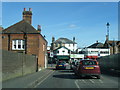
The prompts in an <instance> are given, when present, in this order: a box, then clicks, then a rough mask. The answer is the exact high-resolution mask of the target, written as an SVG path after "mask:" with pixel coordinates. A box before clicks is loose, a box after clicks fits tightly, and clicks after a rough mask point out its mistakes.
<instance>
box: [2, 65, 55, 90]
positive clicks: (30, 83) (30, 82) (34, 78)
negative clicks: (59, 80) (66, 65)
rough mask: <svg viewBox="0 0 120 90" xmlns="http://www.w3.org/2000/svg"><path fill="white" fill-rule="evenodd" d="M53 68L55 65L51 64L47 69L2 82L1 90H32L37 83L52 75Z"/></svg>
mask: <svg viewBox="0 0 120 90" xmlns="http://www.w3.org/2000/svg"><path fill="white" fill-rule="evenodd" d="M54 66H55V65H54V64H53V65H52V66H49V67H48V68H47V69H43V70H41V71H39V72H36V73H32V74H28V75H25V76H21V77H17V78H13V79H9V80H6V81H3V82H2V88H32V87H34V85H36V84H37V83H38V82H39V81H41V80H43V79H44V78H45V77H46V76H48V75H49V74H50V73H52V72H53V68H54Z"/></svg>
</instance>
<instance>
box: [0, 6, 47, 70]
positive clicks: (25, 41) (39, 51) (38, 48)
mask: <svg viewBox="0 0 120 90" xmlns="http://www.w3.org/2000/svg"><path fill="white" fill-rule="evenodd" d="M31 23H32V10H31V8H29V11H26V8H24V11H23V20H21V21H19V22H18V23H16V24H14V25H12V26H10V27H8V28H6V29H4V30H2V49H4V50H8V51H13V52H18V53H26V54H29V55H36V57H37V58H38V61H37V64H36V65H38V69H41V68H46V67H47V65H46V64H47V41H46V40H45V38H44V37H43V36H42V35H41V28H40V25H38V29H37V30H36V29H35V28H34V27H33V26H32V25H31Z"/></svg>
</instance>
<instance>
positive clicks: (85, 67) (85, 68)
mask: <svg viewBox="0 0 120 90" xmlns="http://www.w3.org/2000/svg"><path fill="white" fill-rule="evenodd" d="M85 69H94V67H85Z"/></svg>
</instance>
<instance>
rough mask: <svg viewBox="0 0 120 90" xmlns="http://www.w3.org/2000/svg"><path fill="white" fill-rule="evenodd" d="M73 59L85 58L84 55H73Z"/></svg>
mask: <svg viewBox="0 0 120 90" xmlns="http://www.w3.org/2000/svg"><path fill="white" fill-rule="evenodd" d="M70 57H71V58H84V54H71V55H70Z"/></svg>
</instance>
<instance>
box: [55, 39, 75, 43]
mask: <svg viewBox="0 0 120 90" xmlns="http://www.w3.org/2000/svg"><path fill="white" fill-rule="evenodd" d="M54 43H64V44H77V43H76V42H74V41H72V40H69V39H67V38H59V39H58V40H56V41H55V42H54Z"/></svg>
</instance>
